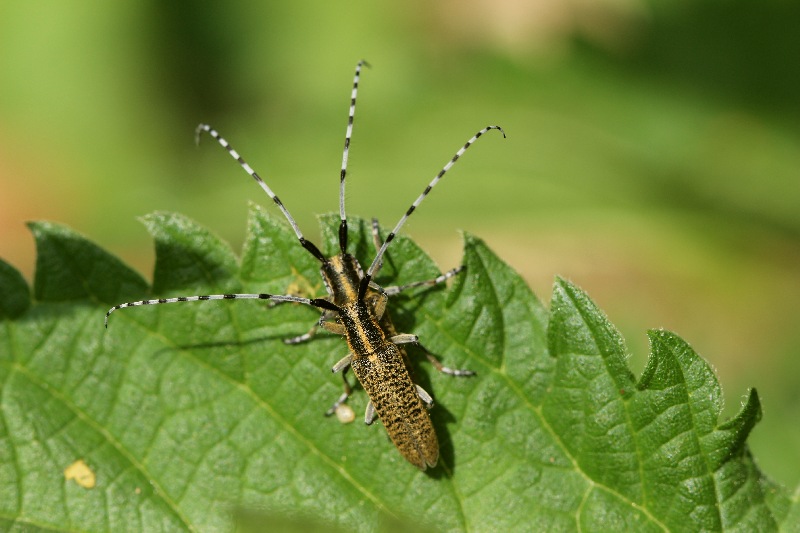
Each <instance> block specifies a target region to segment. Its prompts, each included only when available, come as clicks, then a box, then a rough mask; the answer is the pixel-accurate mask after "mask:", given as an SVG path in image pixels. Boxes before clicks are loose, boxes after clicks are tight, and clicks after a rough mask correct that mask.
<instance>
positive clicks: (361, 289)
mask: <svg viewBox="0 0 800 533" xmlns="http://www.w3.org/2000/svg"><path fill="white" fill-rule="evenodd" d="M489 130H498V131H499V132H500V133H502V134H503V138H504V139H505V137H506V132H505V131H503V128H501V127H500V126H486V127H485V128H483V129H482V130H480V131H479V132H478V133H476V134H475V135H473V136H472V138H471V139H470V140H468V141H467V142H466V143H465V144H464V146H462V147H461V148H460V149H459V150H458V152H456V155H454V156H453V158H452V159H451V160H450V161H448V162H447V164H446V165H445V166H444V167H443V168H442V170H440V171H439V173H438V174H437V175H436V177H435V178H433V180H431V182H430V183H429V184H428V186H427V187H425V190H424V191H422V194H420V195H419V198H417V199H416V200H414V203H413V204H411V207H409V208H408V210H407V211H406V212H405V214H404V215H403V216H402V217H401V218H400V221H399V222H398V223H397V225H396V226H395V227H394V229H393V230H392V231H391V233H389V235H387V236H386V240H385V241H383V244H382V245H381V248H380V250H378V253H377V254H376V255H375V259H373V260H372V264H371V265H370V266H369V268H368V269H367V273H366V275H365V276H364V278H363V279H362V280H361V285H360V286H359V288H358V297H359V299H363V298H364V295H365V294H366V292H367V287H368V286H369V284H370V281H371V280H372V275H373V273H374V272H375V270H376V269H377V268H378V265H380V263H381V258H382V257H383V254H384V253H386V248H388V247H389V243H391V242H392V239H394V237H395V235H397V232H398V231H400V228H402V227H403V224H405V223H406V220H408V217H410V216H411V213H413V212H414V210H415V209H416V208H417V207H418V206H419V204H421V203H422V201H423V200H424V199H425V197H426V196H428V193H430V192H431V189H433V188H434V187H435V186H436V184H437V183H439V180H441V179H442V178H443V177H444V175H445V174H446V173H447V171H448V170H450V169H451V168H452V167H453V165H455V164H456V161H458V159H459V158H460V157H461V156H462V155H464V152H466V151H467V149H468V148H469V147H470V146H472V144H473V143H474V142H475V141H477V140H478V139H479V138H480V137H481V135H483V134H484V133H486V132H487V131H489Z"/></svg>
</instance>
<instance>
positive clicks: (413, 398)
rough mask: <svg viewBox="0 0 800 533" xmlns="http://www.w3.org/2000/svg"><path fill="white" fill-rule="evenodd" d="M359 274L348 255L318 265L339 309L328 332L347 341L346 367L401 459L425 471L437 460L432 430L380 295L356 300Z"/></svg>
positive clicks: (369, 295) (359, 279)
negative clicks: (395, 340)
mask: <svg viewBox="0 0 800 533" xmlns="http://www.w3.org/2000/svg"><path fill="white" fill-rule="evenodd" d="M360 272H361V268H360V266H359V265H358V262H357V261H356V259H355V258H354V257H353V256H351V255H349V254H343V255H339V256H335V257H332V258H330V260H329V262H328V264H326V265H323V267H322V274H323V278H324V279H325V282H326V284H327V285H328V287H329V290H330V293H331V294H332V295H334V302H333V303H334V304H336V305H337V306H339V308H340V312H339V313H338V317H337V322H336V326H333V327H331V326H329V327H328V329H330V330H331V331H335V332H337V333H343V334H344V335H345V336H346V338H347V344H348V346H349V347H350V353H351V360H350V367H351V368H352V370H353V373H354V374H355V375H356V378H358V381H359V382H360V383H361V386H362V387H364V390H365V391H366V393H367V395H368V396H369V399H370V401H371V402H372V405H373V407H374V408H375V412H376V413H377V415H378V418H380V420H381V422H382V423H383V425H384V427H385V428H386V432H387V433H388V434H389V438H390V439H392V442H393V443H394V445H395V446H396V447H397V449H398V450H399V451H400V453H401V454H402V455H403V457H405V458H406V459H407V460H408V461H409V462H410V463H412V464H413V465H415V466H416V467H417V468H419V469H421V470H425V469H426V468H428V467H433V466H435V465H436V463H437V461H438V459H439V442H438V440H437V439H436V431H435V430H434V428H433V423H432V422H431V419H430V416H429V415H428V410H427V408H426V407H425V404H424V403H423V402H422V400H421V399H420V397H419V394H418V393H417V388H416V386H415V385H414V382H413V381H412V380H411V376H410V375H409V372H408V367H407V365H406V359H407V357H406V354H405V352H404V351H403V350H402V348H400V347H398V346H397V345H395V344H394V343H393V342H392V341H391V340H390V338H391V336H393V335H394V334H395V333H396V332H395V330H394V326H393V325H392V323H391V321H390V320H389V317H388V314H387V313H386V311H385V304H386V301H385V296H383V295H381V294H379V293H378V292H377V291H374V290H372V289H370V290H368V291H367V294H366V295H365V297H364V298H363V299H359V298H358V286H359V285H358V284H359V283H360V281H361V278H360Z"/></svg>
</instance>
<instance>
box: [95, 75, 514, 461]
mask: <svg viewBox="0 0 800 533" xmlns="http://www.w3.org/2000/svg"><path fill="white" fill-rule="evenodd" d="M365 65H366V62H365V61H360V62H359V63H358V64H357V65H356V71H355V76H354V78H353V89H352V92H351V96H350V112H349V115H348V121H347V130H346V133H345V141H344V151H343V154H342V167H341V172H340V178H339V215H340V219H341V222H340V225H339V248H340V251H341V253H340V254H338V255H335V256H333V257H330V258H326V257H325V256H324V255H323V254H322V252H320V251H319V248H317V247H316V246H315V245H314V244H313V243H312V242H310V241H308V240H306V238H305V237H304V236H303V234H302V232H301V231H300V228H299V227H298V225H297V223H296V222H295V220H294V218H292V215H291V214H289V211H288V210H287V209H286V207H285V206H284V205H283V203H282V202H281V201H280V199H278V197H277V196H276V195H275V193H273V192H272V190H271V189H270V188H269V186H268V185H267V184H266V183H265V182H264V180H263V179H262V178H261V177H260V176H259V175H258V174H257V173H256V172H255V171H254V170H253V169H252V168H251V167H250V165H248V164H247V163H246V162H245V160H244V159H242V157H241V156H240V155H239V153H238V152H237V151H236V150H234V149H233V147H232V146H231V145H230V144H228V142H227V141H226V140H225V139H224V138H222V136H220V134H219V133H217V131H216V130H215V129H213V128H211V127H210V126H209V125H207V124H200V125H199V126H198V127H197V130H196V140H197V141H198V142H199V138H200V135H201V134H202V133H203V132H206V133H208V134H209V135H210V136H211V137H213V138H214V139H216V141H217V142H218V143H219V144H220V145H222V147H224V148H225V149H226V150H227V151H228V153H229V154H230V155H231V157H233V158H234V159H235V160H236V161H237V162H238V163H239V165H241V167H242V168H243V169H244V170H245V171H246V172H247V173H248V174H249V175H250V176H251V177H252V178H253V179H254V180H255V181H256V183H258V185H259V186H260V187H261V188H262V189H264V192H266V193H267V195H268V196H269V197H270V198H271V199H272V201H274V202H275V204H276V205H277V206H278V209H280V210H281V212H282V213H283V215H284V216H285V217H286V220H288V221H289V225H290V226H291V227H292V230H293V231H294V233H295V235H296V236H297V239H298V240H299V241H300V244H301V245H302V246H303V248H305V249H306V250H307V251H308V252H309V253H311V255H313V256H314V257H315V258H316V259H317V260H319V262H320V263H321V267H320V272H321V274H322V279H323V281H324V283H325V287H326V289H327V291H328V296H326V297H323V298H302V297H299V296H294V295H288V294H287V295H280V294H263V293H262V294H210V295H200V296H180V297H177V298H159V299H155V300H139V301H136V302H127V303H122V304H119V305H115V306H114V307H112V308H111V309H109V310H108V312H107V313H106V315H105V326H106V328H107V327H108V318H109V316H110V315H111V313H113V312H114V311H116V310H118V309H123V308H125V307H135V306H140V305H151V304H166V303H176V302H194V301H202V300H244V299H258V300H272V301H274V302H278V303H279V302H296V303H301V304H305V305H310V306H313V307H316V308H318V309H320V310H322V315H321V316H320V319H319V321H318V322H317V323H316V324H315V325H314V326H313V327H312V328H311V329H310V330H309V331H308V333H305V334H304V335H300V336H298V337H295V338H292V339H287V340H286V341H285V342H287V343H289V344H294V343H298V342H302V341H305V340H308V339H310V338H311V337H312V336H313V335H314V333H315V332H316V330H317V328H318V327H322V328H323V329H325V330H327V331H329V332H332V333H335V334H337V335H342V336H344V337H345V338H346V340H347V344H348V347H349V349H350V350H349V353H348V354H347V356H345V357H344V358H342V359H341V360H340V361H339V362H337V363H336V364H335V365H334V366H333V368H332V371H333V372H338V371H341V372H342V375H343V379H344V384H345V392H344V393H343V394H342V395H341V396H340V397H339V399H338V400H337V401H336V403H334V405H333V407H331V409H329V410H328V412H327V413H326V414H332V413H333V412H334V411H335V410H336V408H337V407H338V406H339V405H340V404H341V403H342V402H344V401H345V400H346V399H347V398H348V397H349V395H350V393H351V388H350V386H349V384H348V382H347V379H346V378H344V372H345V371H346V370H347V369H348V368H352V370H353V373H354V374H355V375H356V378H357V379H358V381H359V382H360V383H361V385H362V387H363V388H364V390H365V391H366V392H367V395H368V396H369V402H368V403H367V409H366V412H365V415H364V420H365V422H366V423H367V424H370V423H372V422H373V421H374V419H375V417H376V415H377V417H378V418H380V420H381V422H383V425H384V427H385V428H386V431H387V433H388V434H389V437H390V438H391V440H392V442H393V443H394V445H395V446H396V447H397V449H398V450H399V451H400V453H401V454H402V455H403V457H405V458H406V459H407V460H408V461H409V462H410V463H412V464H413V465H415V466H416V467H418V468H419V469H420V470H425V469H426V468H427V467H433V466H435V465H436V463H437V461H438V458H439V444H438V441H437V439H436V433H435V431H434V429H433V424H432V423H431V419H430V416H429V415H428V412H427V409H426V407H428V408H430V407H431V406H432V404H433V399H432V398H431V396H430V395H429V394H428V393H427V392H426V391H425V390H424V389H422V387H420V386H419V385H415V384H414V382H413V381H412V380H411V377H410V375H409V370H408V366H407V356H406V354H405V351H404V350H402V348H401V347H400V346H399V345H402V344H407V343H413V344H417V345H419V339H418V337H417V336H416V335H410V334H401V333H397V331H396V330H395V328H394V325H393V324H392V323H391V320H390V319H389V316H388V312H387V311H386V304H387V300H388V297H389V296H390V295H393V294H397V293H399V292H401V291H403V290H405V289H409V288H412V287H419V286H425V285H435V284H438V283H442V282H444V281H445V280H447V279H448V278H450V277H452V276H454V275H456V274H457V273H458V272H459V271H460V268H457V269H454V270H451V271H449V272H447V273H445V274H442V275H440V276H439V277H437V278H435V279H432V280H426V281H420V282H415V283H410V284H408V285H403V286H397V287H387V288H385V289H384V288H382V287H380V286H379V285H378V284H377V283H375V282H374V281H372V279H373V277H374V276H376V275H377V272H378V271H379V270H380V268H381V265H382V258H383V256H384V254H385V253H386V249H387V248H388V247H389V245H390V244H391V242H392V240H393V239H394V237H395V235H397V233H398V232H399V231H400V228H402V227H403V224H405V222H406V220H407V219H408V217H409V216H411V214H412V213H413V212H414V210H415V209H416V208H417V207H418V206H419V204H420V203H422V201H423V200H424V199H425V197H426V196H427V195H428V193H430V191H431V189H433V187H435V186H436V184H437V183H438V182H439V180H441V179H442V178H443V177H444V175H445V174H446V173H447V171H448V170H450V168H451V167H452V166H453V165H454V164H455V163H456V161H457V160H458V159H459V158H460V157H461V156H462V155H463V154H464V152H465V151H466V150H467V149H468V148H469V147H470V146H471V145H472V144H473V143H474V142H475V141H476V140H477V139H478V138H479V137H480V136H482V135H483V134H484V133H486V132H487V131H489V130H492V129H496V130H499V131H500V132H501V133H502V134H503V137H505V132H503V130H502V128H500V127H499V126H487V127H485V128H483V129H481V130H480V131H478V132H477V133H476V134H475V135H474V136H473V137H472V138H470V139H469V140H468V141H467V142H466V143H465V144H464V145H463V146H462V147H461V148H460V149H459V150H458V151H457V152H456V154H455V155H454V156H453V157H452V158H451V159H450V161H448V162H447V164H446V165H445V166H444V167H443V168H442V170H440V171H439V173H438V174H437V175H436V176H435V177H434V178H433V180H432V181H431V182H430V183H429V184H428V186H427V187H426V188H425V190H424V191H423V192H422V194H421V195H420V196H419V197H418V198H417V199H416V200H415V201H414V203H413V204H411V206H410V207H409V208H408V210H407V211H406V212H405V214H404V215H403V216H402V217H401V218H400V220H399V221H398V222H397V224H396V225H395V227H394V229H393V230H392V231H391V232H390V233H389V234H388V235H387V237H386V240H384V241H383V242H381V239H380V236H379V233H378V229H377V222H376V221H373V237H374V240H375V244H376V248H377V249H378V251H377V253H376V255H375V258H374V259H373V260H372V264H370V266H369V268H368V269H367V271H366V274H365V273H364V272H363V271H362V269H361V266H360V265H359V263H358V260H356V258H355V257H354V256H353V255H351V254H349V253H348V252H347V216H346V214H345V206H344V198H345V194H344V191H345V177H346V175H347V159H348V154H349V150H350V138H351V136H352V133H353V117H354V116H355V106H356V96H357V93H358V82H359V78H360V75H361V69H362V67H363V66H365ZM425 351H426V353H427V350H425ZM427 355H428V358H429V359H430V360H431V361H432V362H433V364H434V365H435V366H436V368H437V369H438V370H440V371H442V372H445V373H448V374H451V375H455V376H469V375H473V373H472V372H470V371H467V370H454V369H450V368H447V367H443V366H442V365H441V363H439V362H438V361H437V360H436V359H435V358H434V357H433V356H432V355H430V354H427Z"/></svg>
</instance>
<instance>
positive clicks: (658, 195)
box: [0, 0, 800, 486]
mask: <svg viewBox="0 0 800 533" xmlns="http://www.w3.org/2000/svg"><path fill="white" fill-rule="evenodd" d="M798 18H800V6H799V5H798V4H797V3H793V2H788V1H778V0H767V1H765V2H761V3H758V4H757V5H755V4H752V3H750V2H745V1H743V0H733V1H728V2H724V3H722V2H715V1H710V0H707V1H694V2H677V1H673V2H661V3H655V2H646V1H641V0H640V1H636V0H622V1H611V0H605V1H601V0H597V1H595V2H580V3H569V4H564V3H562V2H556V1H555V0H539V1H537V2H529V3H511V2H509V3H502V2H491V1H489V0H470V1H469V2H458V3H457V2H454V1H452V0H451V1H445V2H439V3H437V4H435V5H430V4H429V3H425V2H420V1H418V2H413V3H411V4H409V3H403V4H402V5H401V4H398V5H396V6H389V7H378V6H376V5H373V4H371V3H369V2H365V1H356V2H350V3H348V4H347V6H340V5H335V4H327V3H323V2H309V1H300V2H294V3H291V4H281V5H272V4H267V5H264V4H262V3H256V2H249V3H240V4H237V5H229V6H226V7H225V8H221V7H220V6H219V5H218V4H213V5H212V4H211V3H208V4H207V5H205V4H204V3H203V4H198V3H191V4H190V3H189V2H172V3H169V4H164V3H156V2H150V3H132V2H131V3H126V2H122V3H113V4H100V3H90V4H68V3H63V4H49V5H32V4H30V3H26V2H21V1H14V0H11V1H7V2H4V3H3V4H2V6H0V231H2V233H1V234H0V235H1V236H2V238H1V239H0V256H2V257H4V258H5V259H6V260H9V261H10V262H11V263H12V264H14V265H15V266H17V267H18V268H20V269H21V270H22V272H23V273H24V274H25V275H26V276H27V277H28V278H29V279H30V277H31V275H32V272H33V264H34V250H33V243H32V241H31V239H30V237H29V234H28V232H27V230H26V229H25V227H24V224H23V222H24V221H26V220H30V219H50V220H57V221H60V222H63V223H66V224H68V225H70V226H72V227H74V228H76V229H77V230H79V231H81V232H84V233H88V234H91V235H93V236H94V237H96V238H97V240H98V241H99V243H100V244H101V245H102V246H103V247H105V248H108V249H110V250H113V251H115V252H117V253H119V255H120V256H121V257H122V258H123V259H124V260H125V261H126V262H128V263H130V264H133V265H134V266H136V267H137V268H138V269H139V270H141V271H143V272H148V271H150V269H151V268H152V267H151V265H152V261H153V255H152V250H151V246H150V243H149V238H148V236H147V234H146V232H144V231H143V230H142V229H141V226H140V225H139V224H138V223H137V221H136V217H137V216H140V215H142V214H144V213H149V212H152V211H154V210H158V209H166V210H170V211H180V212H183V213H186V214H187V215H189V216H190V217H192V218H195V219H197V220H199V221H201V222H202V223H203V224H204V225H206V226H208V227H211V228H214V229H215V230H216V231H218V232H219V233H220V234H221V235H222V236H223V237H225V238H226V239H228V240H230V241H231V242H232V243H233V244H234V246H238V245H239V244H240V243H241V242H242V239H243V238H244V224H245V217H246V201H247V200H248V199H255V200H257V201H259V202H261V203H264V204H268V203H269V202H268V201H267V199H266V198H265V197H263V194H261V191H259V190H258V188H256V187H254V186H253V184H252V183H251V180H249V178H247V176H246V175H245V174H244V173H243V172H241V169H239V168H238V167H237V166H236V165H235V163H233V162H232V161H231V160H230V158H229V157H228V156H227V155H226V154H225V153H224V151H222V150H221V149H220V148H219V146H216V145H215V144H214V143H211V142H203V143H202V145H201V146H200V148H199V149H196V148H195V147H194V145H193V137H192V131H193V129H194V127H195V126H196V124H197V123H199V122H210V123H211V124H212V125H213V126H214V127H216V128H217V129H219V130H220V132H221V133H222V134H223V135H225V136H226V137H227V138H228V140H229V141H231V143H233V145H234V146H235V147H236V148H237V149H238V150H239V151H240V152H241V153H242V154H243V155H244V157H245V158H247V159H248V161H249V162H250V163H251V164H252V165H253V167H254V168H256V169H258V170H259V172H260V173H261V174H262V175H264V176H265V177H266V178H267V179H268V180H269V181H270V184H271V186H272V187H273V189H274V190H275V191H276V192H278V194H279V195H280V196H281V198H282V200H283V201H284V203H285V204H286V205H288V206H289V208H290V209H291V210H292V212H293V213H294V215H295V216H296V217H297V219H298V221H299V223H300V224H301V226H302V227H303V228H305V229H307V231H309V232H313V231H314V229H313V228H314V227H315V224H314V219H313V217H314V215H315V214H317V213H323V212H329V211H333V210H335V209H336V205H337V204H336V189H337V185H338V181H337V176H338V168H339V163H340V158H341V146H342V142H343V137H344V126H345V119H346V111H347V104H348V97H349V84H350V80H351V77H352V69H353V66H354V65H355V63H356V61H357V60H359V59H361V58H362V57H363V58H366V59H368V60H369V61H370V62H371V64H372V65H373V66H374V68H372V69H371V70H370V71H368V72H366V73H365V74H364V76H363V78H362V85H361V87H362V92H361V93H360V99H359V109H358V112H357V116H356V126H355V134H354V138H353V144H352V150H351V154H350V155H351V157H350V161H351V174H350V176H351V178H352V179H351V181H350V182H349V187H348V199H347V200H348V208H349V211H350V212H352V213H354V214H360V215H363V216H366V217H369V216H378V217H380V218H381V220H382V221H383V222H384V223H391V222H392V221H394V220H395V219H396V218H397V217H398V216H399V215H400V213H402V212H403V211H404V210H405V209H406V207H407V206H408V204H409V203H410V201H411V200H412V199H413V198H414V197H415V195H416V194H418V191H419V189H420V188H421V187H423V186H424V185H425V184H426V183H427V181H428V180H429V179H430V178H431V177H432V176H433V174H435V172H436V171H437V170H438V169H439V168H440V167H441V165H442V164H443V163H444V162H445V161H446V160H447V159H448V158H449V157H450V156H451V155H452V153H453V152H454V150H455V149H456V148H458V147H459V146H460V145H461V144H462V143H463V142H464V141H465V140H466V139H467V138H468V137H469V135H471V134H472V133H473V132H474V131H475V130H476V129H477V128H480V127H482V126H485V125H487V124H490V123H498V124H500V125H502V126H503V127H504V128H505V129H506V131H507V133H508V134H509V138H508V141H507V142H505V143H498V144H499V146H493V147H492V148H491V153H488V151H487V150H476V151H474V153H472V154H470V160H469V164H465V165H461V166H460V167H459V168H457V169H455V170H454V173H453V175H452V176H451V177H450V178H448V179H452V181H453V182H456V181H458V185H453V186H450V187H449V188H447V189H442V190H441V191H439V190H437V191H436V195H435V197H434V196H432V197H431V199H430V200H429V201H428V203H426V205H425V207H424V209H420V211H419V214H417V215H415V217H416V220H414V221H412V223H411V225H410V227H409V228H408V231H409V233H410V234H412V235H413V236H414V237H415V238H416V239H417V240H418V241H419V242H421V243H422V244H423V245H424V246H425V248H426V249H427V250H428V251H429V252H431V253H432V254H433V255H434V257H436V258H437V259H439V261H440V263H441V264H440V266H441V267H442V268H443V269H447V268H451V267H453V266H455V264H456V263H457V261H458V260H459V252H460V246H461V241H460V240H459V238H458V236H457V235H456V230H457V229H464V230H468V231H470V232H472V233H475V234H477V235H480V236H481V237H482V238H483V239H485V240H486V241H487V242H488V243H490V245H491V246H492V247H493V248H494V249H495V250H497V251H498V252H499V254H500V256H501V257H503V258H505V259H506V260H508V261H509V262H510V263H511V264H512V265H513V266H514V267H516V268H517V269H518V270H519V271H521V272H522V273H523V274H524V275H525V276H526V278H527V280H528V282H529V283H530V284H531V286H532V287H533V288H534V289H535V290H536V292H537V293H539V294H547V293H548V292H549V287H550V285H551V281H552V279H553V276H554V275H555V274H560V275H563V276H565V277H568V278H571V279H573V280H575V281H576V282H578V283H579V284H580V285H581V286H583V287H584V288H586V289H587V290H588V291H589V292H590V293H591V294H592V295H593V296H594V297H595V299H596V300H597V301H598V303H599V305H600V306H601V307H603V308H604V309H605V310H606V311H607V312H608V314H609V315H611V316H614V317H617V319H616V322H617V323H618V324H619V326H620V329H621V330H622V332H623V334H624V335H625V336H626V337H627V338H628V339H629V342H630V347H631V350H632V351H633V352H634V353H635V354H637V355H638V357H637V358H636V360H635V361H634V362H633V363H634V367H635V368H638V369H641V368H642V365H643V361H644V354H645V353H646V338H645V336H644V335H642V334H641V332H642V331H644V330H646V329H647V328H650V327H665V328H669V329H671V330H673V331H676V332H678V333H679V334H680V335H681V336H682V337H683V338H685V339H687V340H688V341H689V342H691V343H692V344H693V345H694V346H695V347H697V348H698V350H699V351H701V352H702V353H704V354H705V355H706V357H707V358H708V359H709V360H710V361H711V362H712V363H713V364H714V365H715V366H716V367H717V369H718V371H719V374H720V381H721V382H722V383H723V384H724V385H725V387H726V389H727V390H729V391H738V390H744V389H745V388H746V387H748V386H756V387H758V389H759V391H760V392H761V394H762V401H763V405H764V413H765V416H764V419H763V421H762V423H761V424H760V425H759V426H758V427H757V429H756V430H755V431H754V432H753V434H752V436H751V439H750V443H751V446H752V448H753V450H754V453H755V455H756V457H758V458H759V459H760V462H761V466H762V467H763V469H764V470H765V471H766V472H768V473H770V474H771V475H773V476H774V477H775V478H776V479H778V480H779V481H781V482H783V483H787V484H789V485H790V486H793V485H795V484H796V483H797V482H798V480H800V460H798V453H797V451H796V450H798V449H800V428H798V426H797V424H796V413H797V411H798V408H800V393H799V392H798V390H800V388H798V386H797V381H798V379H797V376H798V375H800V362H799V361H800V358H798V357H797V353H798V351H800V333H799V332H800V327H799V326H800V312H798V309H797V304H796V302H797V301H798V299H799V298H800V277H798V275H797V274H798V262H799V261H800V214H799V213H798V209H797V206H798V205H800V185H799V184H798V177H799V176H798V174H799V171H798V169H799V168H800V127H798V124H800V121H798V119H800V97H798V95H800V56H798V54H797V53H796V51H797V50H799V49H800V34H799V33H798V32H797V31H796V24H795V23H794V21H796V20H798ZM484 148H485V147H484ZM498 154H499V156H498ZM498 160H500V161H502V164H499V165H498V164H497V161H498ZM738 408H739V406H738V405H729V406H727V408H726V414H727V415H731V414H733V413H735V412H736V411H738Z"/></svg>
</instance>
